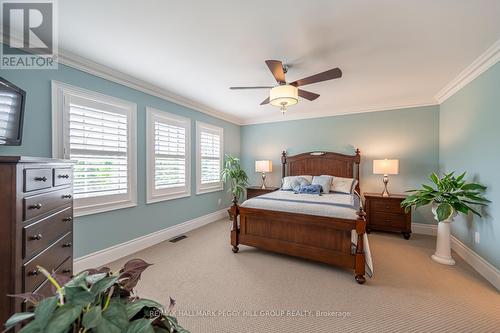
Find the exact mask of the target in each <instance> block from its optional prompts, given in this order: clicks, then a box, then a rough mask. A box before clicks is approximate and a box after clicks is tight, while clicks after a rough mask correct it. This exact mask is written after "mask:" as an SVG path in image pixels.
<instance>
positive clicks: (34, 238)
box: [31, 234, 43, 240]
mask: <svg viewBox="0 0 500 333" xmlns="http://www.w3.org/2000/svg"><path fill="white" fill-rule="evenodd" d="M42 236H43V235H42V234H36V235H34V236H31V239H32V240H40V239H42Z"/></svg>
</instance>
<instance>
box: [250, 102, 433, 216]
mask: <svg viewBox="0 0 500 333" xmlns="http://www.w3.org/2000/svg"><path fill="white" fill-rule="evenodd" d="M289 112H293V108H290V110H289ZM438 130H439V107H438V106H429V107H419V108H409V109H400V110H393V111H381V112H371V113H361V114H353V115H345V116H335V117H326V118H315V119H307V120H293V121H285V122H279V123H269V124H258V125H249V126H243V127H242V129H241V144H242V145H241V156H242V163H243V166H244V168H245V170H246V171H247V173H248V174H249V176H250V182H251V183H252V184H259V182H260V175H259V174H257V173H255V160H259V159H270V160H272V161H273V173H272V174H271V175H269V177H268V184H269V185H279V183H280V177H281V164H280V155H281V151H282V150H287V152H288V153H289V154H292V155H294V154H297V153H302V152H308V151H314V150H324V151H334V152H341V153H342V152H343V153H347V154H353V153H354V150H355V148H359V149H360V150H361V157H362V160H361V166H362V170H361V177H360V178H361V191H363V192H381V191H382V188H383V184H382V176H381V175H373V174H372V161H373V159H380V158H395V159H399V160H400V174H399V175H395V176H390V182H389V191H390V192H393V193H402V192H403V191H405V190H408V189H412V188H415V187H417V186H419V185H420V184H421V183H422V182H426V179H427V177H428V175H429V174H430V173H431V172H437V170H438V159H439V157H438V153H439V151H438V138H439V134H438ZM414 220H415V222H420V223H432V216H431V214H430V212H429V210H428V209H420V210H418V211H417V212H415V213H414Z"/></svg>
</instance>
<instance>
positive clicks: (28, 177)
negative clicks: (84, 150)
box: [0, 156, 73, 323]
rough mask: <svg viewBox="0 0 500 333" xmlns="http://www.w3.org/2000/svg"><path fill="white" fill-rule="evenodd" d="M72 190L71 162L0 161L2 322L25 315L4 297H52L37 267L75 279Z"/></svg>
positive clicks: (16, 302)
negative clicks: (34, 294) (29, 295)
mask: <svg viewBox="0 0 500 333" xmlns="http://www.w3.org/2000/svg"><path fill="white" fill-rule="evenodd" d="M72 184H73V166H72V164H71V163H70V162H69V161H66V160H55V159H48V158H38V157H36V158H35V157H24V156H0V258H1V270H2V271H1V273H0V274H1V278H0V322H2V323H4V322H5V321H6V320H7V319H8V318H9V317H10V316H11V315H12V314H13V313H14V312H20V311H25V310H26V304H24V303H23V302H22V300H20V299H17V298H12V297H7V296H6V295H7V294H19V293H25V292H37V293H40V294H43V295H49V294H51V286H50V283H49V282H48V281H47V280H46V278H45V276H44V275H43V274H41V273H40V272H39V271H38V269H37V266H41V267H44V268H45V269H47V270H48V271H49V272H52V271H55V272H57V273H59V274H63V275H67V276H68V277H69V276H71V275H72V274H73V185H72Z"/></svg>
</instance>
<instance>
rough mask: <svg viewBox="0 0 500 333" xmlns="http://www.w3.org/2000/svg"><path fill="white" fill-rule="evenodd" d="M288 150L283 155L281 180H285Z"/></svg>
mask: <svg viewBox="0 0 500 333" xmlns="http://www.w3.org/2000/svg"><path fill="white" fill-rule="evenodd" d="M285 166H286V150H283V152H282V153H281V179H283V178H285V176H286V175H285Z"/></svg>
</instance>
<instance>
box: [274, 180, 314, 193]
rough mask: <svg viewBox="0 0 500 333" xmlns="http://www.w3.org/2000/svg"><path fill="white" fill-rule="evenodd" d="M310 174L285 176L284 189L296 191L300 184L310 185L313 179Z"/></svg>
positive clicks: (282, 187) (282, 186)
mask: <svg viewBox="0 0 500 333" xmlns="http://www.w3.org/2000/svg"><path fill="white" fill-rule="evenodd" d="M307 177H309V176H288V177H285V178H283V181H282V185H281V189H282V190H283V191H292V190H293V191H295V190H296V188H298V187H300V185H309V184H311V181H309V179H308V178H307ZM310 177H311V179H312V176H310Z"/></svg>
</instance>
